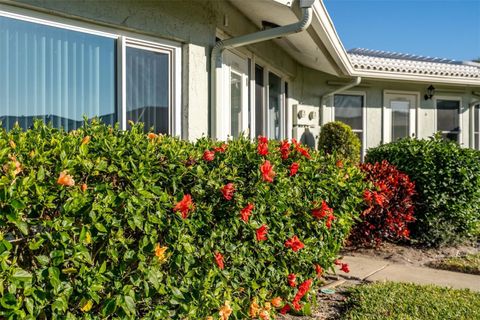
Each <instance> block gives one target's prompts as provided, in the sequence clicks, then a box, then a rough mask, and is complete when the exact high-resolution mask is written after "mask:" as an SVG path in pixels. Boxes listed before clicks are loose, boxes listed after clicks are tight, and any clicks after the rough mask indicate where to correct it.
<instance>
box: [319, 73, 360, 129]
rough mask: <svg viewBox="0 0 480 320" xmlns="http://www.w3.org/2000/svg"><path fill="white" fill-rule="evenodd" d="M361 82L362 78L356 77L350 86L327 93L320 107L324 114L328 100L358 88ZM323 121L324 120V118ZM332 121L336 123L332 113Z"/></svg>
mask: <svg viewBox="0 0 480 320" xmlns="http://www.w3.org/2000/svg"><path fill="white" fill-rule="evenodd" d="M360 82H362V77H355V79H353V81H352V82H350V83H349V84H347V85H345V86H343V87H340V88H338V89H335V90H333V91H330V92H327V93H325V94H324V95H323V96H322V98H321V100H320V106H321V107H322V114H325V109H326V107H327V99H330V98H332V97H333V96H334V95H335V94H337V93H340V92H343V91H345V90H348V89H350V88H353V87H356V86H358V85H359V84H360ZM329 105H330V104H329ZM322 119H323V117H322ZM330 121H334V119H333V116H332V113H330ZM327 122H328V121H327ZM321 124H323V123H321Z"/></svg>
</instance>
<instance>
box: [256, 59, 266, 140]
mask: <svg viewBox="0 0 480 320" xmlns="http://www.w3.org/2000/svg"><path fill="white" fill-rule="evenodd" d="M264 92H265V91H264V81H263V68H262V67H260V66H259V65H255V137H258V136H263V135H265V132H264V130H263V126H264V123H263V104H264Z"/></svg>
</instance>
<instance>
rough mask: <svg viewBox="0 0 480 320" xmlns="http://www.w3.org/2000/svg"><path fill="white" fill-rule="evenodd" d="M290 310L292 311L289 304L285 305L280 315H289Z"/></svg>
mask: <svg viewBox="0 0 480 320" xmlns="http://www.w3.org/2000/svg"><path fill="white" fill-rule="evenodd" d="M290 310H291V309H290V306H289V305H288V303H287V304H285V305H284V306H283V308H282V309H280V313H281V314H287V312H288V311H290Z"/></svg>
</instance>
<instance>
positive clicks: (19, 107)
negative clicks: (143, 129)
mask: <svg viewBox="0 0 480 320" xmlns="http://www.w3.org/2000/svg"><path fill="white" fill-rule="evenodd" d="M0 61H1V63H0V121H2V123H3V126H4V127H5V128H6V129H7V130H8V129H11V128H12V127H13V125H14V124H15V123H16V122H18V124H19V125H20V126H21V127H22V128H24V129H27V128H29V127H30V126H31V125H32V123H33V121H34V119H42V120H44V121H45V122H47V123H48V122H51V123H52V124H53V126H55V127H63V128H64V129H66V130H72V129H75V128H77V127H79V126H81V125H82V124H83V116H84V115H86V116H87V117H89V118H91V117H93V116H99V117H100V118H101V119H102V120H103V121H104V122H106V123H108V124H113V123H114V122H115V121H116V117H115V81H116V80H115V63H116V62H115V40H114V39H110V38H106V37H101V36H96V35H91V34H87V33H82V32H77V31H72V30H67V29H62V28H55V27H51V26H46V25H42V24H37V23H32V22H26V21H22V20H17V19H12V18H7V17H1V16H0Z"/></svg>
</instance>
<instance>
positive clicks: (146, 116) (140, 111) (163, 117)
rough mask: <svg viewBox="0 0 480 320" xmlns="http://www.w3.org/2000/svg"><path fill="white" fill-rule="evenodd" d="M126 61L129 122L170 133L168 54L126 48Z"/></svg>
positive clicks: (146, 128) (147, 128)
mask: <svg viewBox="0 0 480 320" xmlns="http://www.w3.org/2000/svg"><path fill="white" fill-rule="evenodd" d="M126 60H127V62H126V63H127V65H126V75H127V88H126V90H127V119H128V120H133V121H134V122H142V123H143V124H144V127H145V130H146V131H148V130H150V129H151V128H153V130H154V131H155V132H159V133H165V134H166V133H168V123H169V114H168V105H169V94H168V93H169V85H168V83H169V82H168V80H169V55H168V54H166V53H162V52H154V51H148V50H142V49H137V48H132V47H127V49H126Z"/></svg>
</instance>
